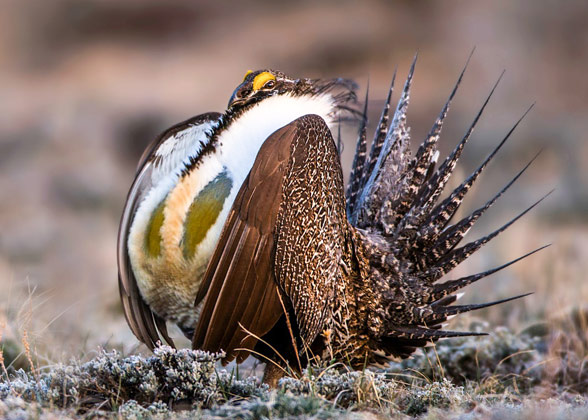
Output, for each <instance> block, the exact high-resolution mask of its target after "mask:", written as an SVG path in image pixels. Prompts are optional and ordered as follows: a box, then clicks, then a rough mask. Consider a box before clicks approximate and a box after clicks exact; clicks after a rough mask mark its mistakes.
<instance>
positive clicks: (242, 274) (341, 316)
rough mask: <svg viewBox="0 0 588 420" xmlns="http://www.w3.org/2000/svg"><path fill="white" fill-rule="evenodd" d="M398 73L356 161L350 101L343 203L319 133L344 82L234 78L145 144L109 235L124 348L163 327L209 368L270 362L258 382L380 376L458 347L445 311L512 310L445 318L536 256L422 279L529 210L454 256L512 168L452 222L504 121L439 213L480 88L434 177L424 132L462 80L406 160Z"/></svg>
mask: <svg viewBox="0 0 588 420" xmlns="http://www.w3.org/2000/svg"><path fill="white" fill-rule="evenodd" d="M415 61H416V59H415ZM414 65H415V63H414V62H413V64H412V66H411V69H410V72H409V74H408V78H407V80H406V82H405V84H404V88H403V89H402V91H401V93H400V98H399V100H398V105H397V106H396V110H395V111H394V113H393V114H389V109H390V104H391V98H392V91H393V86H394V78H393V80H392V86H391V88H390V91H389V93H388V97H387V100H386V103H385V106H384V109H383V111H382V114H381V117H380V120H379V123H378V125H377V129H376V132H375V136H374V139H373V141H372V143H371V148H370V151H369V153H368V152H367V142H366V125H367V116H366V114H367V95H366V106H365V108H364V110H363V118H362V121H361V126H360V130H359V139H358V142H357V149H356V152H355V158H354V160H353V166H352V171H351V177H350V180H349V184H348V186H347V191H346V192H345V190H344V184H343V174H342V169H341V162H340V157H339V148H338V144H337V143H336V142H335V141H334V139H333V134H332V130H331V128H332V127H334V126H336V125H337V124H338V123H339V122H340V119H341V114H342V113H347V112H349V111H351V112H352V107H350V106H349V103H350V101H352V100H353V99H354V98H355V95H354V89H355V85H354V84H353V83H352V82H350V81H348V80H343V79H334V80H310V79H293V78H290V77H288V76H286V75H285V74H283V73H281V72H279V71H274V70H259V71H249V72H247V74H246V75H245V79H244V80H243V82H242V83H241V84H240V85H239V86H238V87H237V89H236V90H235V91H234V93H233V95H232V96H231V99H230V101H229V105H228V108H227V110H226V111H225V112H224V113H223V114H218V113H207V114H202V115H199V116H197V117H194V118H191V119H189V120H187V121H185V122H182V123H180V124H178V125H176V126H174V127H172V128H170V129H169V130H167V131H166V132H164V133H163V134H162V135H161V136H160V137H159V138H158V139H156V141H155V142H154V143H153V144H152V145H151V146H149V147H148V148H147V150H146V151H145V153H144V156H143V158H142V159H141V161H140V163H139V167H138V171H137V176H136V178H135V181H134V183H133V185H132V187H131V190H130V192H129V195H128V199H127V203H126V206H125V209H124V213H123V216H122V221H121V225H120V231H119V243H118V264H119V285H120V295H121V299H122V303H123V306H124V312H125V315H126V319H127V321H128V323H129V325H130V327H131V329H132V331H133V333H134V334H135V335H136V336H137V338H138V339H139V340H140V341H142V342H143V343H145V344H146V345H147V346H148V347H149V348H153V347H154V346H155V345H156V343H157V342H158V341H159V340H160V335H161V336H162V337H163V338H164V339H165V340H166V341H167V342H168V343H169V344H171V345H173V341H172V339H171V338H170V337H169V335H168V332H167V328H166V322H167V321H170V322H173V323H176V324H177V325H178V326H179V327H180V328H181V329H182V331H183V332H184V334H185V335H186V336H188V337H189V338H190V339H191V340H192V343H193V347H194V348H196V349H204V350H209V351H214V352H217V351H220V350H224V351H225V352H226V358H225V359H224V360H225V361H230V360H233V359H235V358H236V359H237V361H238V362H241V361H243V360H244V359H245V358H247V357H248V356H249V355H250V354H254V355H255V356H256V357H259V358H261V359H262V360H264V361H267V360H270V361H273V362H271V363H268V368H266V380H267V381H270V382H272V381H273V382H275V379H276V378H277V377H278V376H279V373H278V369H277V368H276V367H275V366H276V365H280V366H285V365H290V367H291V368H293V369H296V370H298V369H301V368H302V367H304V365H305V364H307V363H308V361H309V359H311V358H312V357H317V358H319V359H321V358H322V359H331V360H341V361H344V362H346V363H348V364H350V365H351V366H353V367H362V366H366V365H370V364H382V363H386V362H387V361H389V360H390V359H392V358H394V357H407V356H408V355H410V354H411V353H412V352H414V350H415V348H417V347H421V346H424V345H426V344H427V343H430V342H431V341H435V340H437V339H440V338H444V337H456V336H463V335H475V333H470V332H455V331H445V330H443V329H441V326H442V323H444V322H445V321H446V320H447V319H448V318H449V317H451V316H452V315H456V314H459V313H462V312H467V311H471V310H473V309H479V308H483V307H487V306H490V305H494V304H497V303H501V302H506V301H508V300H511V299H516V298H518V297H521V296H517V297H513V298H510V299H503V300H500V301H496V302H491V303H484V304H477V305H455V304H454V303H455V301H456V299H457V296H458V294H457V292H458V290H459V289H461V288H462V287H464V286H466V285H468V284H471V283H473V282H475V281H477V280H479V279H481V278H483V277H486V276H488V275H490V274H492V273H495V272H496V271H498V270H501V269H503V268H505V267H507V266H509V265H510V264H512V263H514V262H516V261H519V260H520V259H522V258H524V257H526V256H528V255H531V254H532V253H534V252H537V251H538V250H535V251H532V252H530V253H529V254H527V255H525V256H523V257H520V258H517V259H515V260H514V261H511V262H508V263H506V264H504V265H502V266H500V267H497V268H493V269H491V270H488V271H485V272H483V273H479V274H474V275H470V276H466V277H462V278H458V279H455V280H447V281H444V282H439V280H440V279H441V277H442V276H444V275H445V274H446V273H448V272H449V271H451V270H452V269H453V268H454V267H456V266H457V265H458V264H460V263H461V262H462V261H464V260H465V259H466V258H467V257H468V256H470V255H471V254H472V253H474V252H476V251H477V250H478V249H479V248H480V247H482V246H483V245H484V244H485V243H487V242H488V241H490V240H491V239H493V238H494V237H496V236H497V235H498V234H499V233H501V232H503V231H504V230H505V229H506V228H508V227H509V226H510V225H511V224H512V223H513V222H515V221H516V220H517V219H519V218H520V217H521V216H522V215H523V214H525V213H526V212H527V211H529V210H530V209H531V208H532V207H534V206H535V205H536V204H537V203H535V204H534V205H533V206H531V207H530V208H529V209H527V210H525V211H524V212H523V213H521V215H519V216H517V217H515V218H514V219H513V220H511V221H509V222H508V223H506V224H505V225H504V226H502V227H501V228H499V229H497V230H496V231H494V232H492V233H490V234H488V235H486V236H484V237H482V238H480V239H477V240H475V241H472V242H470V243H467V244H465V245H462V246H458V244H459V243H460V241H461V239H462V238H463V237H464V235H465V234H466V232H467V231H468V230H469V229H470V228H471V227H472V226H473V225H474V223H475V222H476V221H477V220H478V218H479V217H480V216H481V215H482V214H483V213H484V211H485V210H486V209H488V208H489V207H490V206H491V205H492V204H493V203H494V202H495V201H496V199H497V198H498V197H500V196H501V195H502V194H503V193H504V192H505V191H506V190H507V189H508V188H509V187H510V186H511V185H512V183H513V182H514V181H516V180H517V179H518V178H519V177H520V175H521V174H522V173H523V172H524V171H525V169H527V167H528V166H529V165H527V166H525V168H523V169H522V170H521V171H520V172H519V173H518V174H516V175H515V176H514V178H513V179H512V181H511V182H509V183H508V184H507V185H506V186H505V187H504V188H503V189H502V190H501V191H499V192H498V194H496V195H495V196H494V197H492V198H491V199H490V201H488V202H487V203H486V204H485V205H484V206H482V207H481V208H479V209H477V210H475V211H474V212H473V213H472V214H471V215H469V216H467V217H464V218H463V219H461V220H458V221H452V219H453V217H454V216H455V214H456V211H457V210H458V208H459V207H460V204H461V202H462V200H463V199H464V196H465V195H466V193H467V192H468V191H469V190H470V188H471V187H472V184H473V183H474V182H475V181H476V179H477V178H478V176H479V175H480V173H481V172H482V170H483V169H484V168H485V167H486V166H487V164H488V162H490V160H491V159H492V158H493V157H494V156H495V154H496V152H497V151H498V150H499V149H500V148H501V147H502V145H503V144H504V143H505V142H506V140H507V139H508V138H509V136H510V135H511V133H512V132H513V130H514V128H515V127H516V126H517V125H518V123H519V122H520V120H519V121H517V122H516V123H515V124H514V127H513V128H512V129H511V130H510V131H508V133H507V134H506V136H505V137H504V139H503V140H502V141H500V142H499V143H498V145H497V146H496V148H495V149H494V151H492V153H490V155H489V156H488V157H487V158H486V159H485V160H484V161H483V162H482V164H481V165H480V166H479V167H478V168H477V169H476V170H475V171H474V172H473V173H472V174H471V175H470V176H468V177H467V178H466V179H465V180H464V181H463V182H462V183H461V184H460V185H459V186H458V187H456V188H455V189H454V190H453V191H452V192H451V193H450V194H449V195H448V196H447V198H445V199H443V200H441V199H440V196H441V194H442V192H443V190H444V188H445V186H446V185H447V182H448V180H449V177H450V175H451V173H452V171H453V170H454V168H455V165H456V163H457V160H458V159H459V157H460V155H461V153H462V150H463V148H464V146H465V144H466V142H467V141H468V139H469V138H470V135H471V134H472V131H473V129H474V127H475V125H476V123H477V122H478V119H479V118H480V115H481V114H482V112H483V110H484V108H485V107H486V104H487V103H488V100H489V99H490V96H491V95H492V92H494V89H495V88H496V85H495V86H494V87H493V88H492V91H491V92H490V95H489V96H488V98H487V99H486V100H485V101H484V102H483V104H482V106H481V109H480V111H479V112H478V114H477V115H476V116H475V118H474V121H473V123H472V124H471V126H470V127H469V128H468V129H467V132H466V134H465V136H464V137H463V139H462V140H461V141H460V142H459V143H457V146H455V149H453V151H452V152H451V153H450V154H449V156H447V158H446V159H445V160H444V161H442V162H441V163H440V164H439V165H436V163H437V159H438V156H439V153H438V151H437V140H438V139H439V135H440V132H441V126H442V124H443V121H444V119H445V116H446V115H447V111H448V108H449V104H450V103H451V100H452V99H453V97H454V95H455V93H456V90H457V88H458V86H459V84H460V81H461V79H462V77H463V73H464V71H465V68H464V71H462V73H461V74H460V76H459V79H458V81H457V83H456V85H455V87H454V88H453V90H452V92H451V94H450V96H449V99H448V100H447V103H446V104H445V105H444V106H443V109H442V110H441V113H440V114H439V117H438V118H437V120H436V121H435V122H434V124H433V127H432V129H431V131H430V133H429V134H428V135H427V136H426V138H425V139H424V141H423V143H422V144H421V145H420V147H419V148H418V150H417V151H416V153H415V154H414V156H412V155H411V152H410V149H409V128H408V127H407V124H406V110H407V106H408V102H409V93H410V87H411V83H412V79H413V73H414ZM499 80H500V79H499ZM497 84H498V82H497ZM356 113H357V114H359V112H357V111H356ZM525 114H526V113H525ZM521 119H522V118H521ZM539 201H540V200H539ZM539 249H541V248H539ZM274 362H275V363H274Z"/></svg>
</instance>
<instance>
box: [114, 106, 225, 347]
mask: <svg viewBox="0 0 588 420" xmlns="http://www.w3.org/2000/svg"><path fill="white" fill-rule="evenodd" d="M219 116H220V114H218V113H212V112H211V113H207V114H202V115H198V116H196V117H194V118H190V119H189V120H186V121H184V122H182V123H180V124H177V125H174V126H173V127H171V128H170V129H168V130H166V131H165V132H164V133H163V134H162V135H160V136H159V137H158V138H157V139H155V141H154V142H152V143H151V144H150V145H149V146H147V148H146V149H145V152H144V153H143V156H142V157H141V159H140V161H139V167H138V170H137V176H136V177H135V180H134V182H133V185H132V186H131V189H130V191H129V194H128V196H127V201H126V204H125V208H124V211H123V214H122V217H121V222H120V226H119V230H118V245H117V262H118V285H119V293H120V299H121V302H122V305H123V311H124V314H125V318H126V320H127V323H128V324H129V327H130V328H131V331H133V334H135V336H136V337H137V338H138V339H139V341H141V342H143V343H145V345H146V346H147V347H149V348H150V349H153V348H154V347H155V344H156V343H157V341H159V340H160V335H161V336H162V337H163V338H164V339H165V341H166V342H167V343H168V344H170V345H171V346H173V345H174V342H173V340H172V339H171V338H170V337H169V335H168V333H167V327H166V325H165V320H164V319H162V318H161V317H159V316H158V315H157V314H155V313H154V312H153V311H151V309H150V308H149V305H147V303H146V302H145V301H144V300H143V297H142V296H141V293H140V291H139V288H138V286H137V281H136V279H135V276H134V274H133V270H132V267H131V264H130V261H129V255H128V252H127V240H128V234H129V229H130V227H131V224H132V221H133V216H134V214H135V211H136V210H137V207H138V206H139V204H140V202H141V200H142V199H143V198H144V196H145V194H146V193H147V192H148V191H149V189H150V188H151V185H152V184H151V175H152V172H153V165H154V163H153V159H154V156H155V153H156V151H157V149H158V148H159V146H160V145H161V144H162V143H163V142H164V141H165V140H167V139H168V138H170V137H171V136H173V135H175V134H176V133H178V132H180V131H183V130H186V129H189V128H190V127H194V126H197V125H200V124H202V123H207V122H211V121H214V120H216V119H218V117H219Z"/></svg>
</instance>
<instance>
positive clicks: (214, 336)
mask: <svg viewBox="0 0 588 420" xmlns="http://www.w3.org/2000/svg"><path fill="white" fill-rule="evenodd" d="M325 162H328V166H324V164H325ZM292 177H296V180H293V179H292ZM324 177H329V178H331V179H332V180H333V182H334V183H335V184H336V188H331V191H330V192H331V193H332V194H333V195H334V196H338V197H339V199H338V200H339V202H338V203H337V207H338V208H333V206H332V202H333V200H326V201H320V200H321V199H324V198H325V197H324V195H321V194H318V195H317V194H315V193H316V192H317V191H319V190H321V191H322V190H324V189H325V187H331V186H332V185H331V184H332V183H329V182H326V183H323V181H325V180H324V179H323V178H324ZM315 200H318V201H317V202H316V203H315ZM335 201H336V200H335ZM313 203H314V204H317V205H314V204H313ZM344 206H345V203H344V195H343V182H342V175H341V167H340V164H339V156H338V154H337V152H336V149H335V144H334V142H333V139H332V136H331V133H330V131H329V129H328V127H327V125H326V124H325V123H324V121H323V120H322V119H321V118H320V117H318V116H316V115H308V116H305V117H302V118H300V119H298V120H296V121H294V122H292V123H290V124H289V125H287V126H285V127H283V128H281V129H280V130H278V131H276V132H275V133H274V134H272V135H271V136H270V137H268V139H267V140H266V141H265V142H264V144H263V146H262V147H261V149H260V151H259V153H258V155H257V158H256V160H255V163H254V164H253V167H252V169H251V172H250V173H249V175H248V177H247V178H246V180H245V182H244V183H243V185H242V187H241V189H240V191H239V193H238V195H237V197H236V199H235V202H234V204H233V207H232V209H231V211H230V213H229V216H228V218H227V222H226V224H225V227H224V229H223V232H222V234H221V237H220V239H219V243H218V245H217V248H216V250H215V252H214V254H213V257H212V259H211V261H210V262H209V265H208V268H207V271H206V273H205V275H204V280H203V284H202V286H201V289H200V293H199V294H198V296H197V299H196V304H198V303H199V302H200V301H201V300H202V299H203V298H204V295H205V294H206V299H205V301H204V305H203V309H202V312H201V314H200V319H199V322H198V326H197V328H196V332H195V334H194V340H193V347H194V348H199V349H204V350H208V351H219V350H224V351H225V352H226V353H227V356H226V359H225V360H226V361H230V360H232V359H233V358H235V357H237V361H239V362H240V361H242V360H244V359H245V358H246V357H247V356H248V355H249V351H248V350H252V349H253V348H254V347H255V345H256V343H257V339H256V337H262V336H264V335H265V334H267V333H268V332H269V331H270V330H271V329H272V327H274V326H275V324H276V323H277V321H278V320H279V319H280V317H281V316H282V315H283V313H284V312H283V307H282V304H281V302H280V295H278V294H279V293H280V294H281V296H283V297H285V299H283V300H284V302H285V304H286V305H290V301H291V305H292V306H293V309H294V311H295V314H296V320H297V321H298V325H300V326H301V335H302V336H303V338H308V339H312V338H314V336H316V332H317V331H318V330H319V329H320V326H321V325H320V324H321V322H322V320H323V318H324V313H325V307H326V305H328V304H329V303H331V302H330V300H329V299H332V296H333V293H332V290H331V289H333V287H332V286H330V287H328V288H325V287H323V286H324V284H325V283H333V275H334V273H335V271H336V270H335V266H336V264H337V262H338V258H339V256H340V250H339V251H336V252H335V253H332V252H324V253H321V251H324V249H321V247H320V245H318V244H319V243H324V242H329V241H331V239H330V238H326V237H324V235H325V234H326V235H328V233H327V232H326V230H325V228H326V227H327V226H325V225H326V224H327V225H328V224H330V223H331V222H330V221H327V222H326V223H324V222H323V221H320V220H319V221H318V223H316V222H317V218H320V217H322V216H325V214H326V213H333V214H334V213H337V214H338V215H339V219H341V217H342V218H343V219H344V218H345V213H344V209H345V207H344ZM318 207H320V208H323V210H324V211H318V212H317V208H318ZM327 219H328V217H326V218H325V220H327ZM339 222H341V220H339ZM292 223H293V224H296V223H300V225H299V226H298V227H297V228H293V226H291V224H292ZM313 223H314V226H308V224H313ZM307 228H308V232H302V231H306V230H307ZM297 229H298V230H300V231H298V232H296V230H297ZM339 233H340V229H339ZM292 234H299V235H300V237H299V240H296V238H289V237H290V235H292ZM321 235H322V236H321ZM309 250H310V252H309ZM304 259H306V260H307V261H308V262H311V263H312V262H315V260H316V259H324V260H328V262H325V263H324V264H318V265H317V266H312V265H306V264H305V262H304V261H302V260H304ZM277 260H279V261H280V263H283V264H299V266H298V267H290V268H288V269H286V268H284V267H276V261H277ZM324 267H328V269H327V270H324ZM290 276H292V277H290ZM314 277H316V279H315V280H317V281H316V283H315V284H312V282H309V281H308V280H309V279H311V278H314ZM317 294H321V295H322V296H323V297H324V298H321V299H314V298H315V297H316V295H317ZM307 327H308V328H307ZM250 333H251V334H252V335H249V334H250ZM237 349H243V350H237Z"/></svg>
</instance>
